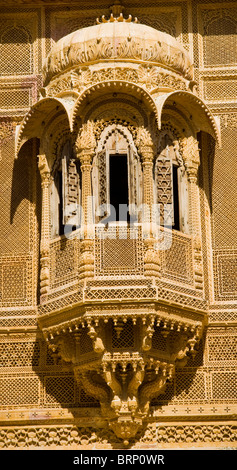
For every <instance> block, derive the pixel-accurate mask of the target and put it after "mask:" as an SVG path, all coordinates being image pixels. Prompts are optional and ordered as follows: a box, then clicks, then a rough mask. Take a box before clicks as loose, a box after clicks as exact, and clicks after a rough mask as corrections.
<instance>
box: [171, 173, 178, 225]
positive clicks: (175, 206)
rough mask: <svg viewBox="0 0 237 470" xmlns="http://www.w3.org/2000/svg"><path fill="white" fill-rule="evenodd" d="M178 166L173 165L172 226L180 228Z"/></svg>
mask: <svg viewBox="0 0 237 470" xmlns="http://www.w3.org/2000/svg"><path fill="white" fill-rule="evenodd" d="M178 170H179V169H178V166H177V165H172V189H173V221H172V228H173V229H174V230H180V223H179V185H178Z"/></svg>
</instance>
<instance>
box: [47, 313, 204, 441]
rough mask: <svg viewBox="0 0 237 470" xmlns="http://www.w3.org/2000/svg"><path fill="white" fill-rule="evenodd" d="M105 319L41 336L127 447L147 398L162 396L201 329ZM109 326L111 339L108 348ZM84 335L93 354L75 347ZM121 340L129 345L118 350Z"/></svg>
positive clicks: (144, 415)
mask: <svg viewBox="0 0 237 470" xmlns="http://www.w3.org/2000/svg"><path fill="white" fill-rule="evenodd" d="M125 320H126V321H125ZM105 321H106V319H104V321H103V320H102V319H101V320H96V321H95V320H94V319H93V318H91V319H88V320H83V323H80V324H78V325H77V326H76V327H75V325H74V326H71V327H69V328H68V327H66V326H64V327H63V330H62V331H61V332H60V331H56V330H55V331H53V332H52V333H50V332H47V334H46V336H47V339H48V341H49V346H50V348H51V349H52V350H53V351H54V353H56V354H58V355H59V356H60V357H61V358H62V359H63V360H64V361H65V362H66V363H71V364H72V367H73V370H74V374H75V378H76V380H77V381H78V382H80V383H83V387H84V389H85V391H86V392H87V393H88V394H89V395H91V396H93V397H94V398H96V399H97V400H99V402H100V404H101V412H102V416H103V417H104V418H105V419H106V420H107V421H108V425H109V427H110V428H111V429H112V430H113V431H114V433H115V434H116V436H117V437H119V438H120V439H122V440H123V442H124V444H125V445H128V444H129V441H130V440H131V439H133V438H134V437H135V436H136V434H137V432H138V430H140V429H141V428H142V427H143V424H144V420H145V419H146V418H147V416H148V414H149V409H150V408H149V407H150V402H151V400H152V399H153V398H154V397H157V396H158V395H159V394H162V393H163V392H164V390H165V388H166V383H167V381H168V382H170V381H172V379H173V378H174V374H175V368H176V367H179V368H181V367H183V366H184V365H185V364H186V363H187V360H188V357H189V355H195V353H196V351H197V345H198V343H199V340H200V338H201V335H202V327H201V325H200V324H199V325H198V323H195V322H193V323H192V324H189V323H186V324H185V323H184V324H183V325H180V324H179V323H176V322H175V321H174V322H169V323H168V322H167V321H165V320H162V319H161V318H159V316H153V315H152V316H146V317H144V318H143V319H141V321H139V320H138V319H137V318H136V317H135V316H134V317H129V318H128V319H122V318H121V317H120V318H119V317H118V318H116V319H114V321H113V324H112V326H111V323H110V322H109V323H107V321H106V323H104V322H105ZM127 322H128V326H127V327H126V336H123V330H124V328H125V325H126V324H127ZM111 327H112V328H113V329H114V332H115V333H112V336H113V335H114V334H115V338H116V343H115V342H114V343H112V344H110V341H109V338H110V337H111ZM155 329H156V331H158V330H159V331H160V333H159V334H161V335H162V336H163V338H164V340H163V341H164V344H166V346H165V350H164V346H162V350H163V351H162V350H160V349H159V345H156V344H155V343H153V340H152V338H153V335H154V331H155ZM63 331H64V333H63ZM179 332H180V333H179ZM85 334H87V335H88V336H89V337H90V338H91V340H92V347H93V352H92V351H91V352H89V350H88V352H87V351H84V353H82V350H81V349H80V341H81V340H82V336H83V335H85ZM129 338H130V339H129ZM131 338H134V339H133V341H131ZM126 342H127V344H128V343H129V342H130V343H131V344H134V347H132V348H131V346H130V348H128V347H126V348H125V349H124V350H122V349H121V345H122V344H124V346H125V343H126ZM130 343H129V344H130ZM115 346H117V348H114V347H115ZM156 348H158V349H156ZM89 357H90V360H89V361H88V359H89Z"/></svg>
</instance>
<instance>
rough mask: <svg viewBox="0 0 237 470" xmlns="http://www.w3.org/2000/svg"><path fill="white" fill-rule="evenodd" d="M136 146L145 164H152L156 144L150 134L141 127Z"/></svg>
mask: <svg viewBox="0 0 237 470" xmlns="http://www.w3.org/2000/svg"><path fill="white" fill-rule="evenodd" d="M136 145H137V148H138V151H139V153H140V154H141V156H142V162H143V164H152V162H153V158H154V143H153V140H152V137H151V134H150V132H149V131H148V130H147V129H145V127H140V128H139V129H138V133H137V139H136Z"/></svg>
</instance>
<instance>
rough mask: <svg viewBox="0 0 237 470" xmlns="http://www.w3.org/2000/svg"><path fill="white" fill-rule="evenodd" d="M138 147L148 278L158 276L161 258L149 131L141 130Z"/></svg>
mask: <svg viewBox="0 0 237 470" xmlns="http://www.w3.org/2000/svg"><path fill="white" fill-rule="evenodd" d="M137 146H138V150H139V152H140V155H141V157H142V169H143V205H144V213H143V236H144V238H145V240H144V244H145V247H146V254H145V257H144V269H145V275H146V276H158V275H159V272H160V258H159V253H158V251H157V249H156V243H157V241H156V239H155V237H154V229H155V222H156V221H155V217H154V215H155V214H154V212H153V210H154V190H153V161H154V144H153V141H152V138H151V134H150V132H149V131H148V130H147V129H144V128H142V129H140V132H139V133H138V138H137Z"/></svg>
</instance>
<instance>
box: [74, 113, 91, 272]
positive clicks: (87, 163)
mask: <svg viewBox="0 0 237 470" xmlns="http://www.w3.org/2000/svg"><path fill="white" fill-rule="evenodd" d="M95 145H96V140H95V137H94V126H93V123H92V122H90V121H88V122H87V123H86V124H84V125H83V127H82V130H81V132H80V134H79V136H78V138H77V141H76V154H77V158H78V159H79V161H80V164H81V172H82V210H83V218H84V223H83V241H82V242H81V259H80V268H79V269H80V273H79V276H80V279H81V280H84V279H87V278H90V277H93V276H94V224H93V203H92V189H91V171H92V165H91V163H92V158H93V155H94V151H95Z"/></svg>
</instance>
